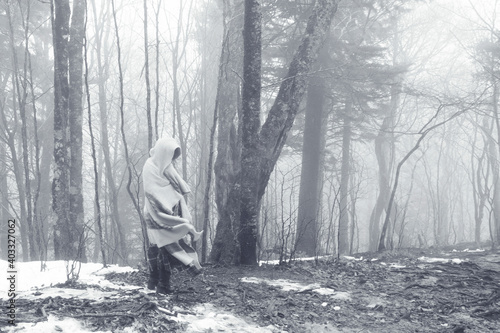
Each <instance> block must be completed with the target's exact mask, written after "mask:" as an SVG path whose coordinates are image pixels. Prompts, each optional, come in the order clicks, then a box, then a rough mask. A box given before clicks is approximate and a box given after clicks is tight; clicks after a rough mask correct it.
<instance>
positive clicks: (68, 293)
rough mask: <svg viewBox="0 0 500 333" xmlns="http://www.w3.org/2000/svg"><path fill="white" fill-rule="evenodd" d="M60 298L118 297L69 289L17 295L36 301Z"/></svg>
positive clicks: (108, 293)
mask: <svg viewBox="0 0 500 333" xmlns="http://www.w3.org/2000/svg"><path fill="white" fill-rule="evenodd" d="M49 296H50V297H57V296H59V297H61V298H80V299H88V300H96V301H97V300H101V299H104V298H111V297H113V296H115V297H118V294H117V293H116V292H106V291H101V290H96V289H93V288H87V289H70V288H52V287H47V288H43V289H39V290H36V291H34V290H31V291H22V292H20V293H19V294H18V296H17V297H18V298H23V299H28V300H36V299H44V298H46V297H49Z"/></svg>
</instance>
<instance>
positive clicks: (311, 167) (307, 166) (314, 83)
mask: <svg viewBox="0 0 500 333" xmlns="http://www.w3.org/2000/svg"><path fill="white" fill-rule="evenodd" d="M325 90H326V87H325V80H324V79H323V78H321V77H313V78H311V80H310V81H309V87H308V90H307V104H306V111H305V125H304V141H303V145H302V169H301V174H300V190H299V208H298V218H297V236H296V239H297V241H296V249H295V250H296V251H302V252H304V253H305V254H306V255H308V256H314V255H316V254H317V250H318V246H317V241H318V239H317V232H318V231H317V224H318V221H317V215H318V211H319V206H320V181H321V178H320V176H321V172H320V169H321V166H322V165H321V160H322V158H321V157H322V153H323V152H322V147H323V144H322V135H323V131H322V124H323V122H324V118H323V112H324V108H325Z"/></svg>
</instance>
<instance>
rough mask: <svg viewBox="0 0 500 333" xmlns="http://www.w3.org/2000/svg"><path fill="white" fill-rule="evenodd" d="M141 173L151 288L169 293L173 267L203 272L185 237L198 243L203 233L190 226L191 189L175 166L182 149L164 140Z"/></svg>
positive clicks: (170, 140)
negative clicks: (188, 205)
mask: <svg viewBox="0 0 500 333" xmlns="http://www.w3.org/2000/svg"><path fill="white" fill-rule="evenodd" d="M149 154H150V157H149V158H148V159H147V160H146V163H145V164H144V168H143V171H142V177H143V184H144V196H145V200H144V202H145V204H144V217H145V220H146V225H147V232H148V236H149V240H150V242H151V244H152V246H151V247H150V248H149V249H148V262H149V268H150V279H149V282H148V288H149V289H154V288H155V287H157V291H158V292H160V293H168V292H170V291H171V290H170V275H171V266H181V267H182V266H184V267H188V270H189V272H190V273H191V274H192V275H197V274H199V273H200V272H201V266H200V263H199V261H198V255H197V254H196V251H195V250H194V249H193V248H192V247H191V246H189V245H188V244H187V243H186V242H185V241H184V237H185V236H187V235H188V234H191V235H192V236H193V239H194V240H195V241H196V240H197V239H198V238H199V237H200V235H201V232H200V233H198V232H196V229H195V228H194V226H193V225H192V224H191V214H190V213H189V209H188V207H187V204H186V200H185V199H184V195H185V194H187V193H189V192H190V189H189V186H188V185H187V184H186V182H185V181H184V180H183V179H182V177H181V176H180V175H179V174H178V173H177V171H176V170H175V168H174V166H173V164H172V162H173V161H174V160H175V159H176V158H177V157H179V156H180V154H181V149H180V147H179V145H178V144H177V142H176V141H175V140H174V139H172V138H161V139H159V140H158V141H157V142H156V144H155V146H154V147H153V148H152V149H151V150H150V152H149Z"/></svg>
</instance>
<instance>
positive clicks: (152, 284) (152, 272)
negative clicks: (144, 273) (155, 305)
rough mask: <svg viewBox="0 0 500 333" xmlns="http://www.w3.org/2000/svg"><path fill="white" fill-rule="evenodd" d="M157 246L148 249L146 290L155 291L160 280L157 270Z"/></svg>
mask: <svg viewBox="0 0 500 333" xmlns="http://www.w3.org/2000/svg"><path fill="white" fill-rule="evenodd" d="M158 254H159V250H158V246H156V245H151V246H150V247H149V249H148V268H149V279H148V289H149V290H155V288H156V286H157V285H158V281H159V280H160V270H159V267H158V266H159V264H160V263H159V260H158Z"/></svg>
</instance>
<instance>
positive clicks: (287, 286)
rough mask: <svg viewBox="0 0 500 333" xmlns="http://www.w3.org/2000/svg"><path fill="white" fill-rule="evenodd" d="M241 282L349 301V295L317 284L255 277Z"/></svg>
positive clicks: (245, 278)
mask: <svg viewBox="0 0 500 333" xmlns="http://www.w3.org/2000/svg"><path fill="white" fill-rule="evenodd" d="M241 282H246V283H266V284H268V285H270V286H274V287H279V288H281V289H283V290H284V291H297V292H299V293H302V292H306V291H312V292H315V293H318V294H320V295H331V297H332V298H333V299H338V300H349V299H350V294H349V293H347V292H343V291H335V290H333V289H331V288H322V287H321V286H320V285H319V283H313V284H308V285H304V284H301V283H297V282H293V281H289V280H285V279H278V280H269V279H263V278H256V277H243V278H241Z"/></svg>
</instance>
